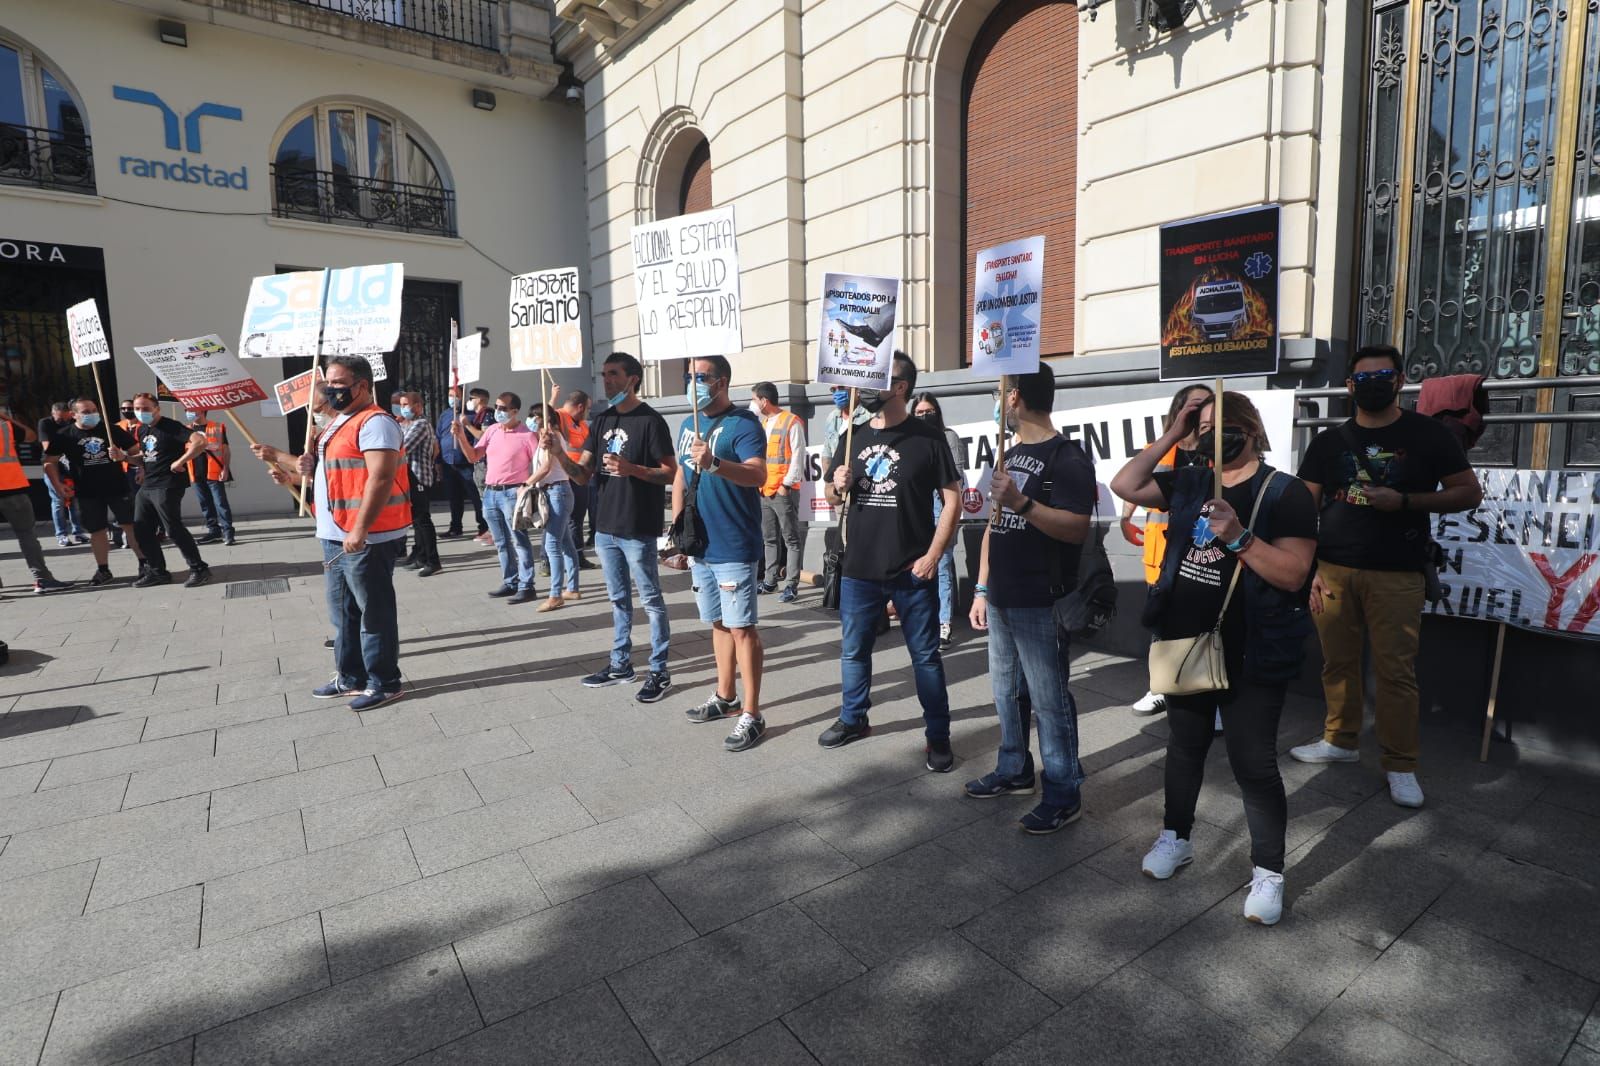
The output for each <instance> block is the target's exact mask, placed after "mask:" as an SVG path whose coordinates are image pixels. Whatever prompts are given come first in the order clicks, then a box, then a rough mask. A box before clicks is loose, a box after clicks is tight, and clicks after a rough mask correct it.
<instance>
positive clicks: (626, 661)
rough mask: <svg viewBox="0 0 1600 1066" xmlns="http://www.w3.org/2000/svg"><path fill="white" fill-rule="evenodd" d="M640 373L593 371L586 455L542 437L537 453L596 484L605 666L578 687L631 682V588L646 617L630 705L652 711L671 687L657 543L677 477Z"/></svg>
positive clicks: (617, 365) (617, 360)
mask: <svg viewBox="0 0 1600 1066" xmlns="http://www.w3.org/2000/svg"><path fill="white" fill-rule="evenodd" d="M643 380H644V367H642V366H640V365H639V360H637V359H635V358H634V357H633V356H632V355H630V354H629V353H627V352H612V353H611V354H610V355H608V356H607V357H606V361H605V363H604V364H602V366H601V368H600V383H601V384H602V385H603V386H604V387H605V390H606V403H607V404H609V405H610V406H609V408H608V409H607V411H606V413H605V414H603V415H601V416H600V417H599V418H597V419H596V420H595V423H594V427H593V429H592V430H591V432H590V434H589V443H588V447H587V448H585V449H584V452H583V455H582V456H580V457H579V458H578V459H577V460H576V461H574V460H573V459H572V457H571V456H569V455H568V454H567V452H566V449H565V447H564V444H565V438H563V437H562V436H561V435H560V433H559V432H558V431H557V430H556V429H555V428H554V427H552V428H550V429H547V430H545V437H544V442H545V447H546V448H547V449H549V450H550V454H551V455H552V456H554V457H555V459H556V461H557V462H559V463H560V464H561V465H562V467H564V468H565V469H566V471H567V475H568V476H569V477H571V478H572V480H573V481H575V482H576V483H578V484H579V485H584V484H587V483H588V482H589V480H590V479H591V478H594V479H597V480H598V481H599V483H600V487H599V490H598V492H597V493H596V495H595V507H594V528H595V534H594V547H595V553H596V554H597V555H599V556H600V566H601V568H602V569H603V570H604V572H605V575H606V595H607V596H608V597H609V598H610V600H611V624H612V641H611V661H610V662H609V663H607V664H606V666H605V668H604V669H601V670H597V671H595V672H594V673H592V674H590V675H589V676H588V677H586V678H584V679H583V684H584V686H585V687H586V688H604V687H606V686H608V685H623V684H629V683H631V682H632V681H634V680H635V678H636V675H635V674H634V672H633V665H632V663H631V658H632V655H633V635H632V630H633V586H635V585H637V586H638V588H639V601H640V602H641V603H642V604H643V605H644V609H645V613H646V614H647V615H649V617H650V676H649V677H648V678H646V679H645V683H644V686H643V687H642V688H640V689H639V694H638V695H637V696H636V697H634V698H635V699H637V700H638V701H639V702H640V703H654V702H656V701H657V700H659V699H660V698H661V697H662V696H664V695H666V693H667V690H668V689H669V688H671V687H672V675H671V674H669V673H668V672H667V651H668V647H669V645H670V643H671V640H672V631H671V628H670V626H669V625H668V623H667V601H666V598H665V597H664V596H662V594H661V578H660V574H659V570H658V568H657V565H656V563H657V558H658V549H657V547H656V543H657V541H658V540H659V539H660V537H661V514H662V511H663V509H664V507H665V505H666V487H667V485H668V484H670V483H671V482H672V479H673V476H674V475H675V474H676V472H677V469H678V464H677V460H676V459H674V458H673V454H672V434H671V433H670V432H669V431H668V429H667V422H666V419H664V418H662V417H661V416H660V415H659V414H658V413H656V411H655V409H654V408H652V407H651V406H650V405H649V404H647V403H645V402H644V401H643V400H641V399H639V384H640V382H642V381H643Z"/></svg>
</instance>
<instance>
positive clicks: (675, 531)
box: [667, 416, 722, 559]
mask: <svg viewBox="0 0 1600 1066" xmlns="http://www.w3.org/2000/svg"><path fill="white" fill-rule="evenodd" d="M721 421H722V418H721V417H720V416H719V417H718V418H717V419H716V420H715V421H713V422H712V423H711V424H710V425H709V426H708V427H707V428H706V435H705V436H706V439H707V440H710V439H711V434H712V433H713V432H714V431H715V430H716V427H717V424H718V423H720V422H721ZM703 477H705V474H704V473H703V472H702V471H701V470H699V469H698V468H696V470H695V472H694V476H693V477H685V478H684V479H683V482H684V484H683V510H681V511H679V512H678V513H677V516H676V517H674V518H673V519H672V528H671V529H670V530H668V531H667V544H668V545H669V546H670V547H671V549H672V551H674V552H679V553H682V554H683V555H687V556H688V557H689V558H691V559H699V558H701V557H703V556H704V555H705V553H706V548H707V546H708V540H707V536H706V521H705V519H703V518H701V517H700V508H699V507H698V506H696V504H695V491H696V489H698V488H699V486H700V479H701V478H703Z"/></svg>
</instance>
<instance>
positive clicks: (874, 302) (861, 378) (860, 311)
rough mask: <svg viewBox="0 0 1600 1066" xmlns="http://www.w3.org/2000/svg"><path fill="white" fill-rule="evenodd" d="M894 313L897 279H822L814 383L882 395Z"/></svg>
mask: <svg viewBox="0 0 1600 1066" xmlns="http://www.w3.org/2000/svg"><path fill="white" fill-rule="evenodd" d="M899 310H900V279H899V278H879V277H873V276H871V275H868V274H825V275H823V278H822V321H821V323H820V324H819V325H818V327H817V376H816V381H817V383H818V384H821V385H843V386H845V387H846V388H859V389H887V388H888V387H889V376H890V374H891V372H892V371H893V369H894V350H895V348H896V347H897V344H896V339H897V337H898V336H899V317H900V316H899Z"/></svg>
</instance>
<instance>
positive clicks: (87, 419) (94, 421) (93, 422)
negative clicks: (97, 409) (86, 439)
mask: <svg viewBox="0 0 1600 1066" xmlns="http://www.w3.org/2000/svg"><path fill="white" fill-rule="evenodd" d="M99 424H100V416H99V415H92V414H91V415H79V416H78V425H80V426H82V427H83V428H84V429H93V428H94V427H96V426H98V425H99Z"/></svg>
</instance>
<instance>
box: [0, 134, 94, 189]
mask: <svg viewBox="0 0 1600 1066" xmlns="http://www.w3.org/2000/svg"><path fill="white" fill-rule="evenodd" d="M0 184H4V185H32V186H34V187H35V188H39V189H63V190H65V191H67V192H81V193H93V192H94V154H93V153H92V152H91V151H90V150H89V135H88V134H87V133H72V134H65V133H60V132H58V131H56V130H42V129H35V128H34V127H32V126H13V125H11V124H10V123H0Z"/></svg>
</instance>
